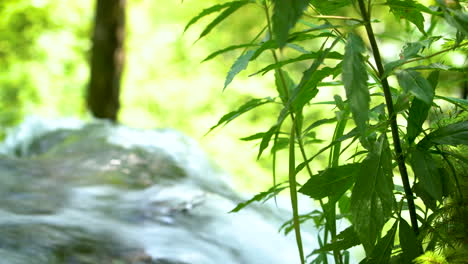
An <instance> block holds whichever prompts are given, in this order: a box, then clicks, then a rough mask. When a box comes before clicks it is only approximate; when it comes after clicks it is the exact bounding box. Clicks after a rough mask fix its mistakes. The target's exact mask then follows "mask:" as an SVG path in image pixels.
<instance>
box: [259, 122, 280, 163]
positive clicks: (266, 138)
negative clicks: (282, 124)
mask: <svg viewBox="0 0 468 264" xmlns="http://www.w3.org/2000/svg"><path fill="white" fill-rule="evenodd" d="M278 129H279V125H274V126H272V127H271V128H270V129H269V130H268V131H267V132H265V134H264V135H263V137H262V141H261V142H260V148H259V150H258V155H257V159H259V158H260V156H262V153H263V151H264V150H265V149H266V148H267V147H268V145H269V144H270V140H271V137H272V136H273V134H275V133H276V131H277V130H278Z"/></svg>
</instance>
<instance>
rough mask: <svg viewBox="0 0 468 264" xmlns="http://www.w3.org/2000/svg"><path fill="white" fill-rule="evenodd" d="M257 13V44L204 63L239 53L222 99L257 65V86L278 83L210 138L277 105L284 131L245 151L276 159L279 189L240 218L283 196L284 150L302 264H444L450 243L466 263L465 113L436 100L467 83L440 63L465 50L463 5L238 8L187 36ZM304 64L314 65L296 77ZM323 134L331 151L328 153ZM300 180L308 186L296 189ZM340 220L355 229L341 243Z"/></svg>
mask: <svg viewBox="0 0 468 264" xmlns="http://www.w3.org/2000/svg"><path fill="white" fill-rule="evenodd" d="M250 5H255V6H257V7H258V8H259V9H261V10H263V13H264V16H263V18H258V23H257V24H258V25H260V26H259V29H258V31H259V34H258V35H257V36H256V37H255V38H254V39H252V40H251V41H249V42H246V43H241V44H235V45H232V46H230V47H227V48H223V49H221V50H219V51H216V52H214V53H213V54H212V55H210V56H208V57H207V59H212V58H214V57H215V56H218V55H220V54H224V53H227V52H231V51H234V50H238V49H242V52H241V54H240V56H239V57H238V58H237V60H235V61H234V63H233V65H232V67H231V70H230V71H229V73H228V74H227V78H226V81H225V84H224V88H223V89H226V87H227V86H228V85H229V84H230V83H231V82H232V81H233V79H234V78H235V77H236V76H237V75H238V74H239V73H240V72H241V71H242V70H244V69H247V68H248V67H249V65H250V64H252V62H254V61H259V60H260V59H259V58H260V57H261V58H262V59H263V58H265V57H266V56H268V55H270V56H271V60H270V62H269V63H268V64H267V65H266V66H263V67H262V68H261V69H260V70H257V71H254V74H252V75H253V76H264V77H263V78H267V75H265V74H266V73H268V72H269V71H274V79H275V82H274V83H275V86H276V87H275V90H274V91H275V93H276V94H275V95H272V96H271V97H268V98H258V99H253V100H250V101H248V102H246V103H245V104H243V105H242V106H241V107H239V108H238V110H235V111H233V112H231V113H228V114H226V115H224V116H223V117H222V118H221V120H220V121H219V122H218V124H217V125H215V126H214V127H212V129H214V128H216V127H218V126H220V125H223V124H227V123H228V122H231V121H232V120H234V119H235V118H237V117H239V116H241V115H242V114H244V113H246V112H249V111H251V110H253V109H257V108H258V107H259V106H262V105H265V104H271V103H273V104H277V105H280V106H281V108H280V109H281V110H279V111H278V112H276V113H273V112H270V113H269V114H268V115H273V116H274V117H276V122H275V123H273V124H271V125H270V128H269V129H268V130H266V132H260V133H256V134H254V135H252V136H248V137H246V138H244V140H258V141H259V142H260V144H259V152H258V156H259V157H260V156H261V155H262V154H263V153H264V152H265V150H266V149H267V148H269V147H270V148H271V153H272V161H273V183H274V186H275V187H272V188H271V189H269V190H268V191H266V192H262V193H260V194H259V195H256V196H255V197H254V198H253V199H252V200H250V201H247V202H245V203H242V204H240V205H239V206H238V207H236V208H235V211H238V210H240V209H242V207H244V206H247V205H248V204H249V203H251V202H253V201H258V200H262V201H263V200H264V199H267V198H268V197H274V195H276V194H277V193H278V192H279V191H281V190H283V189H286V188H282V189H278V188H277V185H276V182H277V179H276V177H277V171H276V166H277V165H278V164H281V163H282V162H283V160H282V159H281V156H280V154H281V150H284V149H287V152H288V154H287V158H286V159H285V160H284V163H286V164H287V167H288V183H289V193H290V198H291V205H292V210H293V217H292V221H290V222H288V224H287V226H289V227H292V228H293V229H294V231H295V235H296V241H297V245H298V251H299V255H300V259H301V263H305V262H306V261H307V262H310V263H328V262H329V261H330V260H329V258H328V256H332V257H333V260H334V262H335V263H348V262H349V258H348V257H347V256H349V252H348V249H349V248H350V247H352V246H355V245H358V244H360V245H362V246H363V248H364V250H365V253H366V257H365V259H363V260H362V262H361V263H410V262H411V261H412V260H413V259H414V258H416V257H418V256H420V255H422V254H424V252H429V251H433V250H435V249H436V250H439V251H440V252H441V254H446V255H448V253H449V248H448V246H447V245H451V242H453V241H458V242H457V243H455V244H453V245H454V246H453V247H450V250H451V251H454V252H455V253H454V254H452V256H457V252H458V251H462V250H465V249H464V248H463V247H464V245H463V243H461V242H460V241H462V240H463V239H465V241H466V237H467V234H466V229H465V230H464V231H461V232H462V234H461V236H462V238H459V237H458V238H457V236H456V235H455V233H454V232H453V230H454V228H455V229H456V230H458V231H459V229H458V228H457V227H456V226H457V225H459V224H460V219H466V198H465V197H464V195H463V194H464V193H466V192H464V190H466V182H467V179H466V176H463V175H464V174H463V173H464V171H465V170H466V167H467V166H468V159H467V157H466V152H463V151H462V150H466V148H465V147H466V145H467V143H468V142H467V138H468V118H467V116H466V115H465V114H463V111H465V110H466V105H467V100H466V99H457V98H453V97H447V96H443V95H441V94H439V93H438V89H437V88H438V87H439V86H440V83H442V82H441V78H440V75H442V74H452V73H457V72H463V71H466V70H467V69H466V67H464V68H459V67H456V66H454V65H450V63H447V62H445V63H444V60H442V58H444V55H446V54H448V53H449V52H452V51H456V50H463V49H466V46H467V42H466V38H467V32H466V29H467V28H468V15H467V13H466V11H465V9H466V3H465V2H460V3H459V2H458V1H441V0H438V1H437V2H435V3H432V5H431V6H429V7H427V5H426V4H423V3H422V2H419V1H415V0H405V1H403V0H391V1H390V0H389V1H386V2H380V1H379V2H374V1H370V0H368V1H365V0H353V1H315V0H310V1H304V0H294V1H285V0H272V1H266V0H257V1H232V2H227V3H224V4H218V5H215V6H212V7H210V8H207V9H205V10H203V11H202V12H201V13H200V14H199V15H197V16H196V17H195V18H194V19H192V20H191V21H190V22H189V24H188V25H187V27H186V29H187V28H188V27H190V26H192V25H193V23H195V22H197V21H198V20H200V19H201V18H203V17H205V16H206V15H208V14H212V13H217V12H218V13H219V15H218V16H217V17H216V18H215V19H214V20H213V22H211V23H210V24H208V26H206V28H205V30H203V32H202V34H201V35H200V37H203V36H205V35H206V34H208V33H209V32H212V29H213V28H214V27H215V26H218V25H219V24H220V23H221V22H222V21H223V20H224V19H226V18H227V17H229V16H230V15H231V14H233V13H234V12H241V11H240V10H242V9H243V8H245V7H246V6H250ZM223 10H224V11H223ZM388 11H390V12H391V13H392V14H393V15H394V19H395V20H396V21H388V20H386V22H385V24H384V25H382V24H380V25H379V28H382V27H383V28H384V33H379V35H377V34H375V33H374V27H375V26H376V24H377V23H379V22H380V21H379V20H377V19H376V18H380V17H379V15H380V16H382V15H383V14H385V13H386V12H388ZM380 23H381V22H380ZM394 26H395V27H397V28H398V29H397V30H396V31H393V32H394V33H396V32H398V34H401V35H395V34H394V35H393V36H390V37H392V38H393V39H396V40H398V41H399V45H401V46H402V47H403V48H402V50H401V53H400V54H399V58H393V59H390V60H389V59H385V58H384V56H382V53H380V51H379V47H381V46H380V45H381V44H382V42H383V41H384V39H383V38H382V37H388V36H389V34H390V33H389V32H391V31H390V30H389V28H392V27H394ZM262 35H263V36H264V37H263V38H261V37H260V36H262ZM318 40H321V43H320V45H317V44H318V43H319V42H318ZM415 40H416V41H415ZM447 43H449V44H447ZM297 53H300V55H299V56H297V55H296V54H297ZM435 59H437V62H436V63H433V61H434V60H435ZM309 61H310V62H309ZM261 62H264V60H262V61H261ZM305 63H308V66H306V68H305V70H304V71H303V72H302V74H300V73H298V72H297V69H300V68H301V66H302V67H304V65H305ZM465 78H466V77H465ZM395 79H396V81H395ZM465 82H466V80H465ZM332 85H334V86H341V87H342V88H343V89H342V90H341V92H339V94H335V95H334V96H332V95H331V94H330V93H328V94H327V96H329V98H330V99H329V100H327V101H325V102H320V101H318V99H316V98H318V94H319V93H323V92H325V93H326V92H327V90H329V89H331V86H332ZM341 95H345V96H346V99H342V97H341ZM446 103H451V104H453V107H454V110H453V111H454V112H455V114H453V117H450V118H449V117H446V116H445V117H443V118H442V119H440V120H436V119H434V117H433V113H437V111H438V109H442V107H445V108H446V109H447V108H450V106H446ZM324 105H325V106H331V109H330V110H331V111H335V115H334V116H333V115H331V116H327V117H325V118H318V119H317V117H316V116H314V115H313V111H314V109H316V108H317V107H324ZM330 124H334V128H333V129H334V133H333V134H332V135H331V137H327V135H320V134H319V133H320V130H318V128H319V127H320V126H323V125H330ZM405 128H406V129H405ZM317 134H318V136H322V138H327V140H326V141H328V142H326V143H325V145H323V144H322V145H320V144H321V142H322V141H320V140H316V139H317V138H316V136H317ZM345 143H346V144H347V145H346V146H344V147H343V146H342V144H345ZM286 146H289V147H287V148H286ZM296 152H297V155H296ZM327 153H328V154H327ZM319 157H325V158H326V159H327V160H328V164H327V165H326V167H325V168H322V169H320V170H318V172H317V173H314V172H313V169H312V162H313V161H315V159H317V158H319ZM409 168H410V169H411V170H409ZM304 174H305V175H306V178H307V180H306V182H305V183H304V184H303V185H302V187H300V188H299V187H298V186H301V184H300V179H301V177H304ZM297 192H301V193H303V194H305V195H307V196H309V197H311V198H313V199H316V200H318V201H319V203H320V206H321V209H322V210H321V213H319V215H321V216H322V218H321V220H320V219H319V220H317V212H316V211H314V212H312V213H311V214H309V215H310V216H311V217H305V216H304V215H303V216H300V215H299V214H298V210H299V204H298V200H297ZM455 204H456V205H458V206H454V205H455ZM455 208H458V210H453V209H455ZM312 215H314V216H312ZM408 215H409V217H407V216H408ZM342 218H346V219H348V220H349V221H350V226H349V227H348V228H347V229H346V230H345V231H343V232H341V233H338V230H337V222H338V221H340V219H342ZM311 219H312V220H314V223H315V224H316V225H317V227H318V230H321V233H320V234H319V235H318V241H319V244H320V247H321V248H320V249H315V250H313V251H312V253H311V254H309V255H308V257H307V258H306V256H305V254H304V253H305V251H304V250H307V249H304V248H303V245H302V240H301V225H302V223H303V222H304V221H309V220H311ZM461 225H462V226H463V225H464V224H461ZM458 236H460V234H458ZM450 241H451V242H450ZM460 243H461V245H460ZM426 254H428V253H426ZM421 259H422V257H419V258H418V261H419V260H421Z"/></svg>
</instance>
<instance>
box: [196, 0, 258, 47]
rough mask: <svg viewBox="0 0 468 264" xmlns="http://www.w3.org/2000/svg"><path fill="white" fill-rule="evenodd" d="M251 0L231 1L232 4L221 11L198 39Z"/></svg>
mask: <svg viewBox="0 0 468 264" xmlns="http://www.w3.org/2000/svg"><path fill="white" fill-rule="evenodd" d="M249 2H250V1H234V2H230V3H231V4H230V5H229V6H228V7H227V8H226V9H225V10H224V11H223V12H222V13H221V14H219V15H218V16H217V17H216V18H215V19H214V20H213V21H211V23H209V24H208V26H206V28H205V29H204V30H203V31H202V33H201V34H200V36H199V37H198V39H201V38H202V37H204V36H206V35H207V34H208V33H210V32H211V30H212V29H213V28H214V27H216V26H217V25H218V24H219V23H221V22H222V21H223V20H224V19H226V18H227V17H228V16H230V15H231V14H232V13H234V12H236V11H237V10H238V9H239V8H241V7H242V6H244V5H245V4H247V3H249Z"/></svg>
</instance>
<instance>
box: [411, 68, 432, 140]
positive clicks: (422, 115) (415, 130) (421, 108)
mask: <svg viewBox="0 0 468 264" xmlns="http://www.w3.org/2000/svg"><path fill="white" fill-rule="evenodd" d="M438 79H439V71H433V72H431V74H430V75H429V77H428V81H429V83H430V84H431V87H432V89H433V90H435V88H436V86H437V82H438ZM430 109H431V105H428V104H426V103H424V102H423V101H421V100H419V99H418V98H414V99H413V102H412V103H411V108H410V109H409V113H408V126H407V127H406V136H407V138H408V143H409V144H412V143H413V142H414V140H415V139H416V137H417V136H418V135H419V134H420V133H421V132H422V125H423V123H424V121H425V120H426V118H427V115H428V113H429V110H430Z"/></svg>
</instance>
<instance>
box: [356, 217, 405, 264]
mask: <svg viewBox="0 0 468 264" xmlns="http://www.w3.org/2000/svg"><path fill="white" fill-rule="evenodd" d="M397 223H398V222H395V223H394V224H393V226H392V228H391V229H390V230H388V232H387V234H386V235H385V236H384V237H382V238H381V239H379V242H377V245H376V246H375V248H374V250H373V251H372V254H370V256H368V257H367V258H365V259H364V260H363V261H361V262H360V264H361V263H364V264H381V263H388V262H389V261H390V256H391V253H392V249H393V243H394V240H395V234H396V230H397Z"/></svg>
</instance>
